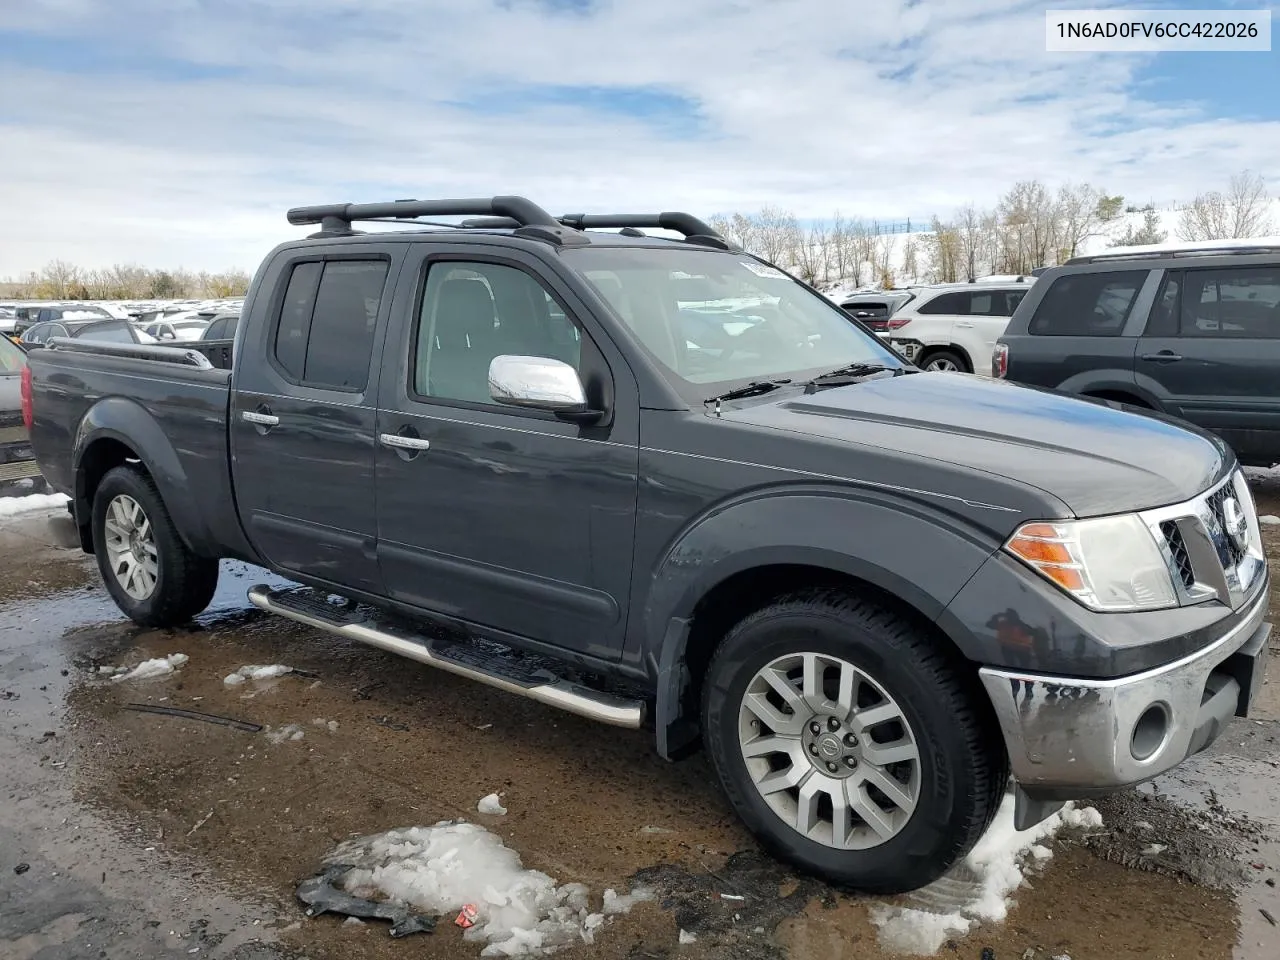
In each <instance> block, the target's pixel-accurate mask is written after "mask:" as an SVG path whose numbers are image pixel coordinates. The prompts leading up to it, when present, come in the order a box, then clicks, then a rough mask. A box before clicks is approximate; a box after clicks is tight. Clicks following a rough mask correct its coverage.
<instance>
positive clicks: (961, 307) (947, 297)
mask: <svg viewBox="0 0 1280 960" xmlns="http://www.w3.org/2000/svg"><path fill="white" fill-rule="evenodd" d="M972 296H973V295H972V294H971V293H969V291H967V290H962V291H960V292H958V293H943V294H939V295H938V296H936V297H934V298H933V299H932V300H930V301H929V302H928V303H925V304H922V305H921V306H920V307H918V308H917V309H916V313H920V314H946V315H952V314H967V313H971V312H981V311H974V310H973V308H972V302H971V298H972Z"/></svg>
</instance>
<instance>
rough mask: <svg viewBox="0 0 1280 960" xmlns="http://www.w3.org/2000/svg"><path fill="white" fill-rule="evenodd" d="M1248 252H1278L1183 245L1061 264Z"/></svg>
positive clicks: (1278, 249)
mask: <svg viewBox="0 0 1280 960" xmlns="http://www.w3.org/2000/svg"><path fill="white" fill-rule="evenodd" d="M1250 253H1280V246H1276V245H1275V244H1254V245H1249V244H1240V245H1239V246H1230V247H1184V248H1182V249H1176V250H1131V251H1128V252H1126V253H1097V254H1092V255H1090V256H1087V257H1072V258H1071V259H1070V260H1068V261H1067V262H1066V263H1065V264H1063V266H1066V267H1070V266H1073V265H1075V264H1079V263H1101V262H1104V261H1107V260H1152V259H1163V258H1165V257H1213V256H1219V255H1236V254H1250Z"/></svg>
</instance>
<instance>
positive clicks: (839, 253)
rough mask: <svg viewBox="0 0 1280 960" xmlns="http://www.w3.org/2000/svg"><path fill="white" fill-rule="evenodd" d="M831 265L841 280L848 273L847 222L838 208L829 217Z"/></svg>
mask: <svg viewBox="0 0 1280 960" xmlns="http://www.w3.org/2000/svg"><path fill="white" fill-rule="evenodd" d="M830 250H831V256H830V261H831V266H832V268H834V270H835V275H836V279H838V280H843V279H844V278H845V277H847V276H848V273H849V254H850V252H851V251H850V245H849V224H848V223H847V222H846V221H845V219H844V216H843V215H842V214H841V213H840V211H839V210H837V211H836V212H835V216H833V217H832V218H831V233H830Z"/></svg>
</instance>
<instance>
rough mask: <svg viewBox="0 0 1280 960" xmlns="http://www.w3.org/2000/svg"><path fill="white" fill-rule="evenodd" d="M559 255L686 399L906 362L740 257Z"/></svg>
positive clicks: (665, 252)
mask: <svg viewBox="0 0 1280 960" xmlns="http://www.w3.org/2000/svg"><path fill="white" fill-rule="evenodd" d="M563 256H564V258H565V260H566V261H570V262H572V264H573V266H574V267H575V268H576V269H577V270H579V271H580V272H581V273H582V274H583V275H584V276H585V277H586V278H587V280H588V281H589V282H590V283H591V284H592V286H594V287H595V289H596V290H597V291H598V292H599V293H600V295H601V296H602V297H604V299H605V300H606V301H608V303H609V305H610V306H612V307H613V308H614V310H615V311H617V313H618V315H619V316H620V317H621V318H622V321H623V322H624V323H626V325H627V326H628V327H630V328H631V331H632V332H633V333H634V334H635V335H636V337H637V338H638V339H639V340H640V342H641V343H642V344H643V345H644V347H645V349H647V350H648V352H649V353H650V354H651V355H652V356H653V357H654V358H655V359H656V360H657V361H658V362H659V363H660V364H661V365H662V366H663V368H664V369H665V371H666V373H667V374H668V379H669V380H670V381H671V383H672V384H673V385H674V386H675V387H676V389H677V390H679V391H680V393H681V395H682V396H684V397H685V398H686V399H689V400H695V401H697V400H702V399H705V398H706V397H709V396H711V395H712V394H715V393H720V392H723V391H724V390H725V389H727V388H730V387H732V386H734V385H737V384H742V383H746V382H749V381H752V380H772V379H784V378H791V379H795V380H799V379H802V378H805V377H812V376H814V375H815V374H818V373H822V372H825V371H828V370H834V369H836V368H838V367H845V366H849V365H850V364H861V363H866V364H878V365H883V366H886V367H894V368H896V367H901V366H904V364H903V362H902V361H901V360H900V359H899V358H898V357H897V355H896V354H894V353H893V352H891V351H890V350H889V348H887V347H885V346H882V345H881V343H880V342H879V340H878V339H876V338H875V337H872V336H868V335H867V334H866V333H864V332H863V331H862V330H860V329H858V327H856V326H855V325H853V324H851V323H850V322H849V318H848V315H847V314H846V313H845V312H844V311H842V310H841V309H840V308H839V307H837V306H836V305H835V304H834V303H832V302H831V301H829V300H827V299H826V298H825V297H822V296H819V295H818V294H815V293H813V292H811V291H810V290H808V289H807V288H806V287H804V286H803V285H801V284H800V283H798V282H796V281H795V280H792V279H791V278H790V277H788V276H787V275H786V274H784V273H782V272H781V271H779V270H776V269H774V268H773V267H770V266H767V265H765V264H763V263H760V262H759V261H756V260H753V259H752V258H751V257H749V256H747V255H745V254H733V253H724V252H720V251H715V250H705V251H704V250H696V249H693V250H691V249H681V248H679V247H673V248H670V249H667V248H655V247H632V248H626V247H598V248H596V249H576V250H566V251H564V254H563Z"/></svg>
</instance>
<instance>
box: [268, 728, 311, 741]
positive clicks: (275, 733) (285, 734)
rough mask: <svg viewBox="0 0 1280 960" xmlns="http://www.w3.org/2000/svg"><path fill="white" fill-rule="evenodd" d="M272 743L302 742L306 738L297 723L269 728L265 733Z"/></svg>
mask: <svg viewBox="0 0 1280 960" xmlns="http://www.w3.org/2000/svg"><path fill="white" fill-rule="evenodd" d="M264 732H265V733H266V736H267V739H268V740H270V741H271V742H272V743H284V742H285V741H286V740H301V739H302V738H303V737H305V736H306V733H305V732H304V731H303V729H302V728H301V727H300V726H298V725H297V724H296V723H286V724H285V725H284V726H283V727H267V728H266V730H265V731H264Z"/></svg>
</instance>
